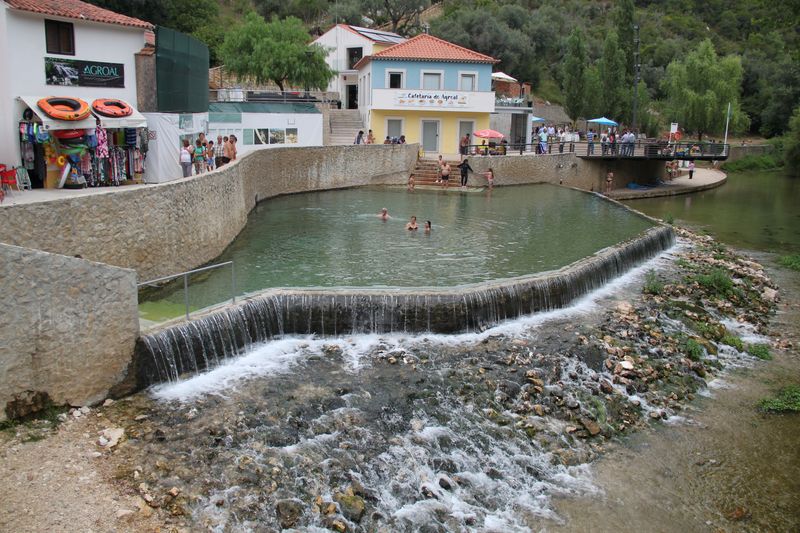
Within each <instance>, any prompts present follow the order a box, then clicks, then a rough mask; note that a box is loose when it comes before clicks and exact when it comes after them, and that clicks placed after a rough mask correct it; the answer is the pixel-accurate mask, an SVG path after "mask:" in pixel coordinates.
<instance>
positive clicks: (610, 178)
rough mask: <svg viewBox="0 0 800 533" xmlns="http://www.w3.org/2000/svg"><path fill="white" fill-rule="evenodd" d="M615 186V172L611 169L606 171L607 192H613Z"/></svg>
mask: <svg viewBox="0 0 800 533" xmlns="http://www.w3.org/2000/svg"><path fill="white" fill-rule="evenodd" d="M613 186H614V173H613V172H611V171H610V170H609V171H608V172H606V194H608V193H610V192H611V189H612V187H613Z"/></svg>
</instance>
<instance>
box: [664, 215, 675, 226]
mask: <svg viewBox="0 0 800 533" xmlns="http://www.w3.org/2000/svg"><path fill="white" fill-rule="evenodd" d="M664 222H666V223H667V224H669V225H670V226H671V225H673V224H674V223H675V216H674V215H673V214H672V213H667V214H665V215H664Z"/></svg>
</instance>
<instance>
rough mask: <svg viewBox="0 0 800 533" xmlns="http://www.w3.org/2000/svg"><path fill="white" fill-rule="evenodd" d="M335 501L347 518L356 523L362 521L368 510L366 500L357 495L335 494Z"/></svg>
mask: <svg viewBox="0 0 800 533" xmlns="http://www.w3.org/2000/svg"><path fill="white" fill-rule="evenodd" d="M348 492H349V491H348ZM333 499H334V500H335V501H336V503H338V504H339V507H340V508H341V510H342V514H343V515H344V517H345V518H347V519H348V520H350V521H351V522H356V523H358V522H360V521H361V518H362V517H363V516H364V511H365V510H366V506H365V504H364V500H362V499H361V498H360V497H358V496H356V495H355V494H352V493H350V494H343V493H341V492H339V493H336V494H334V495H333Z"/></svg>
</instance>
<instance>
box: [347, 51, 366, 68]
mask: <svg viewBox="0 0 800 533" xmlns="http://www.w3.org/2000/svg"><path fill="white" fill-rule="evenodd" d="M362 57H364V49H363V48H361V47H358V48H348V49H347V68H348V70H353V67H354V66H355V64H356V63H358V62H359V61H360V60H361V58H362Z"/></svg>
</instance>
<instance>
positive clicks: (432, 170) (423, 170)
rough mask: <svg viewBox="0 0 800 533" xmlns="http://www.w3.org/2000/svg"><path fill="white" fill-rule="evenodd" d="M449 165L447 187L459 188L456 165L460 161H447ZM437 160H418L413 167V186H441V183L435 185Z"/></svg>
mask: <svg viewBox="0 0 800 533" xmlns="http://www.w3.org/2000/svg"><path fill="white" fill-rule="evenodd" d="M445 161H447V162H448V163H450V183H449V186H450V187H452V186H453V185H455V186H456V187H458V186H459V184H460V183H461V181H460V180H461V175H460V174H459V170H458V169H457V168H456V165H458V164H459V163H460V161H448V160H445ZM438 162H439V161H438V159H418V160H417V164H416V166H415V167H414V171H413V174H414V185H415V186H419V185H435V186H441V185H442V184H441V183H436V167H437V164H438Z"/></svg>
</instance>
